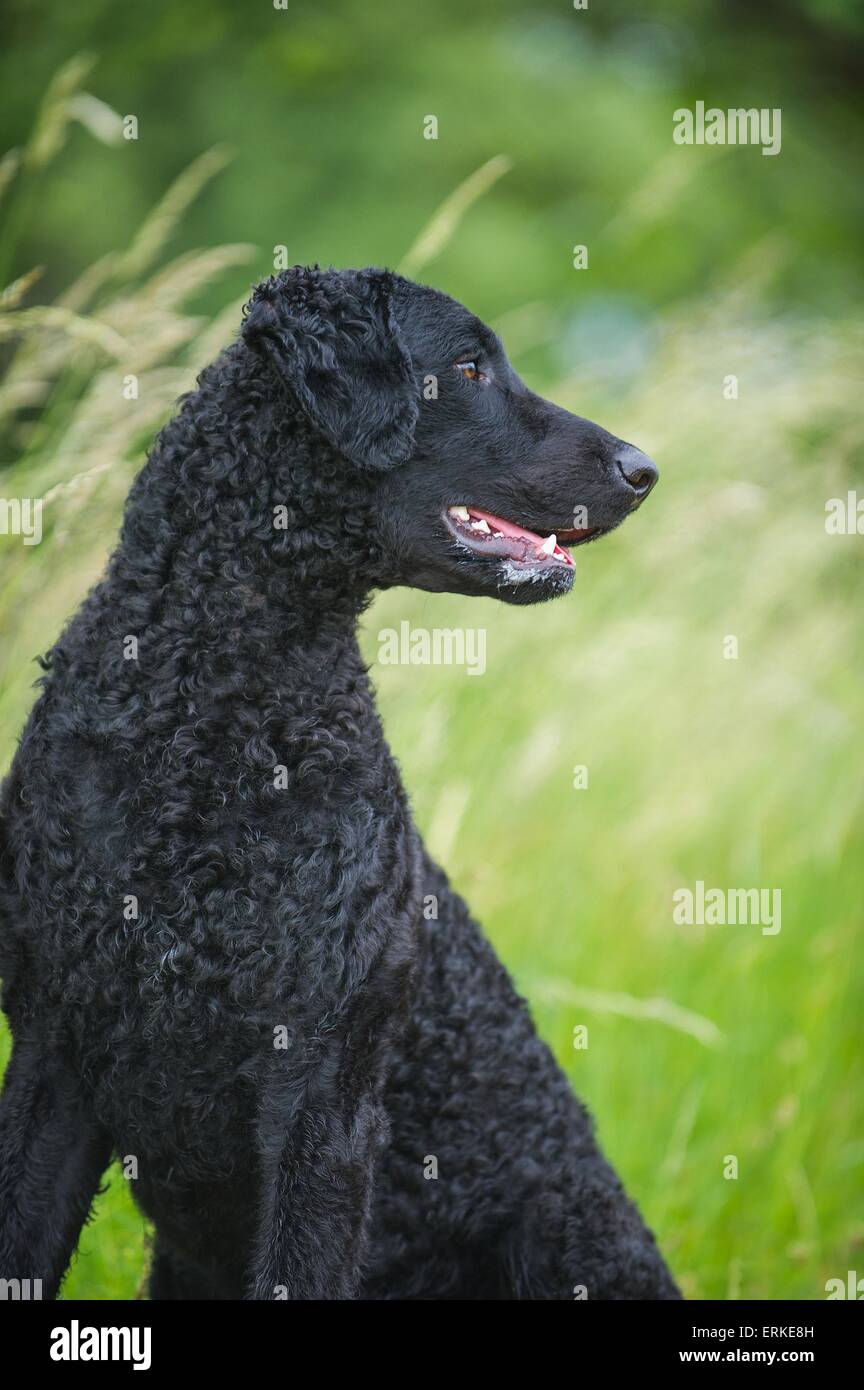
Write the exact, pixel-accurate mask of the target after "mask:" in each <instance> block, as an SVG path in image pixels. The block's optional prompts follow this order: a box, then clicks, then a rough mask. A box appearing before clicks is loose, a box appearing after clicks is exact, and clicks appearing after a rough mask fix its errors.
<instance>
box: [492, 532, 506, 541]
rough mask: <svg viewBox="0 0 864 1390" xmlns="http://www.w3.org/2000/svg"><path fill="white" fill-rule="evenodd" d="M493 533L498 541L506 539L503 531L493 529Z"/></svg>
mask: <svg viewBox="0 0 864 1390" xmlns="http://www.w3.org/2000/svg"><path fill="white" fill-rule="evenodd" d="M492 535H493V536H494V537H495V539H496V541H503V539H504V532H503V531H493V532H492Z"/></svg>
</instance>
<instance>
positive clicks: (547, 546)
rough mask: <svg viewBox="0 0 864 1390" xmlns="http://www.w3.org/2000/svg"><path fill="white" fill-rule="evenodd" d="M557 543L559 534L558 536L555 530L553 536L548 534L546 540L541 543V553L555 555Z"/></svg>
mask: <svg viewBox="0 0 864 1390" xmlns="http://www.w3.org/2000/svg"><path fill="white" fill-rule="evenodd" d="M557 544H558V538H557V536H556V535H555V534H554V532H553V534H552V535H551V536H547V537H546V539H545V541H544V542H543V544H542V545H541V547H540V554H541V555H553V554H554V553H555V547H556V545H557Z"/></svg>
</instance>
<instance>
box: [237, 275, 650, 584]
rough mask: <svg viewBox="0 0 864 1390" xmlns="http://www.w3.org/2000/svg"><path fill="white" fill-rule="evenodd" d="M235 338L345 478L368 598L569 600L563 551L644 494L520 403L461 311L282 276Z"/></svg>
mask: <svg viewBox="0 0 864 1390" xmlns="http://www.w3.org/2000/svg"><path fill="white" fill-rule="evenodd" d="M243 334H244V338H245V340H246V342H247V343H248V344H249V345H250V346H251V347H252V348H253V349H254V350H255V351H256V352H258V353H259V354H261V355H262V356H263V357H265V358H266V359H267V361H268V362H269V363H270V364H271V366H272V367H273V368H274V369H275V371H276V373H277V374H278V377H279V379H280V380H281V382H282V384H283V386H284V388H285V389H286V390H287V391H288V392H289V393H290V395H291V396H292V397H293V400H294V402H295V404H296V405H298V406H299V407H300V409H301V410H302V411H303V413H304V414H305V415H306V417H307V418H308V420H309V422H310V424H311V426H312V428H313V429H314V430H315V431H316V433H317V434H319V435H320V436H321V437H322V438H323V439H324V440H326V441H327V443H328V444H329V445H330V447H331V448H332V449H335V450H336V451H337V453H338V454H339V455H341V456H342V458H343V459H344V460H345V463H346V466H347V467H348V468H349V469H350V470H351V487H350V489H346V492H347V491H350V496H351V504H352V514H351V515H350V516H349V517H347V518H346V535H350V537H352V538H353V539H355V540H356V537H357V533H358V522H360V521H362V525H363V527H364V528H365V539H366V542H367V544H366V547H365V553H367V554H368V555H369V556H370V572H369V576H368V577H369V580H370V582H371V583H375V584H378V585H386V584H409V585H412V586H414V587H416V588H421V589H429V590H433V591H442V590H446V591H449V592H453V593H462V594H475V595H491V596H494V597H498V598H502V599H505V600H507V601H508V602H511V603H531V602H534V601H536V600H538V599H544V598H551V597H553V596H554V595H556V594H560V593H564V592H566V591H568V590H569V589H570V588H571V586H572V583H573V561H572V558H571V556H570V554H569V548H571V547H573V546H577V545H583V544H585V543H586V542H588V541H591V540H595V539H597V538H598V537H599V536H602V535H605V534H606V532H607V531H611V530H612V529H613V528H614V527H616V526H618V525H620V523H621V522H622V521H623V520H624V519H625V517H627V516H629V514H630V512H631V511H633V510H634V508H636V507H638V506H639V505H640V504H641V503H642V502H643V501H644V499H645V497H646V496H647V495H648V493H649V492H650V490H651V488H652V487H653V486H654V483H655V482H656V481H657V468H656V467H655V465H654V464H653V463H652V462H651V460H650V459H649V458H647V457H646V456H645V455H644V454H642V453H641V452H640V451H639V450H638V449H636V448H634V446H633V445H632V444H626V443H624V442H623V441H622V440H620V439H616V438H615V436H614V435H611V434H609V433H607V431H606V430H604V429H602V428H601V427H600V426H599V425H595V424H592V422H591V421H590V420H583V419H581V418H580V417H579V416H577V415H571V414H570V412H569V411H566V410H563V409H561V407H560V406H557V405H553V403H552V402H551V401H547V400H544V399H543V398H542V397H541V396H537V395H535V393H534V392H533V391H531V390H529V389H528V387H527V386H526V385H525V384H524V382H522V381H521V380H520V379H519V377H518V376H517V375H516V372H515V371H514V370H513V368H512V366H511V365H510V363H509V361H508V360H507V355H506V353H505V351H504V348H503V346H502V344H501V342H500V340H499V339H498V338H497V337H496V335H495V334H494V333H493V332H492V330H491V329H490V328H488V327H487V326H486V325H485V324H484V323H481V321H480V320H479V319H478V318H476V317H475V316H474V315H473V314H471V313H470V312H469V311H468V310H467V309H465V308H464V307H463V306H462V305H461V304H458V303H456V301H455V300H452V299H449V298H448V297H447V296H446V295H444V294H441V293H439V292H438V291H437V290H432V289H428V288H426V287H425V286H421V285H415V284H413V283H411V282H410V281H408V280H404V279H402V278H401V277H400V276H396V275H392V274H390V273H389V272H387V271H378V270H365V271H354V270H346V271H319V270H317V269H312V270H309V269H304V268H302V267H297V268H295V269H294V270H292V271H286V272H284V273H283V274H282V275H280V276H277V277H275V278H274V279H271V280H268V281H266V282H265V283H264V284H263V285H261V286H259V288H258V290H257V291H256V293H255V295H254V296H253V298H252V300H251V302H250V304H249V306H248V308H247V314H246V318H245V321H244V328H243ZM358 479H363V480H364V485H363V486H362V487H361V488H360V489H359V491H358V487H357V481H358ZM358 498H359V499H360V500H359V506H360V508H361V509H362V513H363V515H362V517H358V516H357V514H356V509H357V506H358ZM331 520H332V519H331ZM334 562H338V557H335V556H334Z"/></svg>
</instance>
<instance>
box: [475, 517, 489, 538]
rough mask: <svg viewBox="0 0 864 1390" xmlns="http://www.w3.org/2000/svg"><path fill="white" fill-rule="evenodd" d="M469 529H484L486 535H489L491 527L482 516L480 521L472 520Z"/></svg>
mask: <svg viewBox="0 0 864 1390" xmlns="http://www.w3.org/2000/svg"><path fill="white" fill-rule="evenodd" d="M471 529H472V530H473V531H485V532H486V535H487V536H488V535H490V533H491V529H492V528H491V527H490V525H489V522H488V521H487V520H486V518H485V517H483V518H482V519H481V520H480V521H472V522H471Z"/></svg>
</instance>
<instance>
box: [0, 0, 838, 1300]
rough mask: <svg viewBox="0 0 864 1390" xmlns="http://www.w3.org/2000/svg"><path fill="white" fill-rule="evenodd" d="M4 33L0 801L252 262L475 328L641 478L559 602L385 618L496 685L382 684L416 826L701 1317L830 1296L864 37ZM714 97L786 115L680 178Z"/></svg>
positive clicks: (684, 11) (770, 10)
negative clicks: (456, 649) (699, 906)
mask: <svg viewBox="0 0 864 1390" xmlns="http://www.w3.org/2000/svg"><path fill="white" fill-rule="evenodd" d="M7 13H8V14H9V16H10V20H11V23H10V24H9V25H8V27H9V29H10V31H11V33H10V39H9V41H8V42H7V45H6V48H5V51H4V53H3V55H2V58H0V83H2V88H3V92H4V102H3V105H4V113H3V120H4V125H5V134H4V140H3V148H4V149H9V150H10V151H12V153H10V154H9V155H8V156H7V157H6V158H5V159H4V160H3V162H2V164H0V192H2V202H0V215H2V231H0V267H2V276H0V283H2V284H3V285H7V286H9V288H8V290H7V291H6V292H4V293H3V296H2V300H0V368H2V375H0V438H2V444H0V466H2V472H0V496H3V497H42V498H44V499H45V502H44V513H43V526H44V538H43V540H42V543H41V545H39V546H33V547H26V546H23V545H22V544H21V542H20V539H19V538H18V537H15V536H3V535H0V565H2V578H0V671H2V674H0V721H2V749H0V763H2V766H3V767H5V766H6V765H7V764H8V760H9V758H10V757H11V754H12V751H13V748H14V745H15V740H16V737H17V734H18V731H19V729H20V727H21V725H22V723H23V720H24V718H25V716H26V712H27V710H28V708H29V706H30V703H31V702H32V698H33V690H32V682H33V680H34V679H35V676H36V674H37V671H36V667H35V665H34V658H35V656H36V654H37V653H39V652H41V651H43V650H45V649H46V648H47V647H48V646H50V644H51V643H52V641H53V640H54V638H55V637H56V635H57V633H58V631H59V629H60V627H61V626H62V624H63V623H64V621H65V620H66V619H67V617H68V616H69V615H70V614H71V613H72V611H73V610H74V609H75V607H76V606H77V604H78V602H79V601H80V599H81V597H82V596H83V594H84V593H85V592H86V590H87V588H88V587H89V586H90V584H91V583H93V582H94V581H95V579H96V578H97V577H98V575H99V574H100V572H101V570H102V567H103V565H104V563H105V558H106V555H107V553H108V552H109V550H110V548H111V547H112V545H113V543H114V538H115V535H116V530H117V525H118V519H119V514H120V509H121V507H122V502H123V498H124V496H125V493H126V491H127V489H128V486H129V482H130V479H131V478H132V476H133V475H134V473H135V471H136V469H137V468H138V467H139V466H140V463H141V460H142V457H143V453H144V451H145V450H146V447H147V444H148V441H149V440H150V439H151V438H152V435H153V433H154V431H155V429H156V428H157V427H158V425H159V424H160V423H161V421H162V420H163V419H164V418H165V417H166V415H167V414H168V413H169V412H170V409H171V403H172V401H173V400H174V399H175V398H176V396H177V395H178V394H179V393H180V392H181V391H182V390H184V389H187V388H188V386H189V385H190V384H191V382H192V381H193V380H194V375H195V373H196V371H197V370H199V369H200V367H201V366H202V365H203V364H204V363H205V362H206V361H207V360H209V359H210V358H211V357H212V356H214V355H215V353H216V351H217V350H218V348H219V347H220V346H221V345H222V344H224V343H225V342H227V341H228V340H229V339H230V337H231V336H233V333H234V332H235V331H236V325H237V323H238V321H239V309H240V304H241V303H242V301H243V299H244V298H245V297H246V295H247V293H248V288H249V286H250V284H251V283H252V282H253V281H254V280H255V279H257V278H259V277H261V276H262V275H265V274H268V273H270V272H271V270H272V268H273V255H274V247H280V246H284V247H286V248H287V256H288V260H289V262H294V261H303V262H313V261H319V262H321V263H322V264H326V263H332V264H335V265H363V264H379V265H380V264H383V265H390V266H402V267H403V268H404V269H405V270H406V271H407V272H408V273H412V274H414V275H416V276H417V278H422V279H425V280H427V281H428V282H429V283H432V284H435V285H437V286H438V287H440V288H442V289H444V290H446V291H447V292H449V293H451V294H453V295H454V296H456V297H457V298H459V299H462V300H464V301H465V302H467V303H468V304H469V305H470V306H471V307H472V308H473V309H474V310H476V311H477V312H478V313H479V314H480V315H481V316H482V317H484V318H486V319H487V320H490V321H492V322H493V323H494V324H495V326H496V327H497V328H499V330H500V331H501V332H502V334H503V336H504V338H505V342H506V344H507V346H508V348H509V350H510V353H511V356H512V358H513V360H514V362H515V364H516V366H517V369H518V370H519V371H520V372H521V373H522V375H523V376H524V377H525V378H526V379H527V380H528V381H529V383H530V384H531V385H532V386H534V387H535V388H536V389H538V390H540V391H542V392H544V393H545V394H547V395H550V396H552V397H554V399H556V400H558V401H560V402H561V403H562V404H564V405H566V406H568V407H570V408H572V409H575V410H577V411H578V412H579V413H580V414H585V415H588V416H590V417H591V418H593V419H596V420H599V421H600V422H601V423H602V424H604V425H605V426H606V427H607V428H609V429H610V430H612V431H613V432H615V433H616V434H619V435H621V436H623V437H624V438H626V439H631V440H634V441H635V442H636V443H638V444H639V445H640V446H641V447H642V448H644V449H645V450H646V451H647V452H648V453H650V454H651V455H653V457H654V458H656V459H657V461H658V462H659V464H660V467H661V473H662V478H661V485H660V487H659V488H658V490H657V492H656V494H655V495H654V496H653V497H652V499H651V502H650V505H649V506H648V507H647V508H646V509H645V511H644V512H643V513H642V514H641V515H640V516H639V517H638V518H635V519H634V520H633V521H631V522H630V523H628V525H627V526H626V527H625V528H623V529H622V530H621V531H619V532H617V533H616V534H615V535H614V536H612V537H610V538H609V539H608V540H607V541H604V542H603V544H602V545H599V546H596V547H593V546H592V547H590V548H589V549H588V550H586V551H579V552H577V555H576V564H577V581H576V586H575V592H574V595H573V596H572V597H571V598H570V599H569V600H566V601H563V602H560V603H558V604H555V605H550V606H547V607H545V608H542V609H533V610H529V609H525V610H519V609H504V608H502V607H498V606H496V605H495V604H493V603H488V602H485V601H483V602H476V601H469V600H464V599H459V598H455V597H447V596H442V597H435V598H432V597H429V596H424V595H422V594H419V593H413V592H409V591H400V592H397V593H390V594H387V595H384V596H383V597H382V598H380V599H379V600H378V601H377V602H376V604H375V606H374V607H373V609H372V610H371V611H370V613H369V614H368V615H367V619H366V634H365V639H364V640H365V642H366V646H367V650H368V652H369V657H370V660H371V661H373V662H374V659H375V655H376V652H377V633H378V630H379V629H380V628H382V627H385V626H390V625H393V624H398V622H399V621H400V620H402V619H408V620H409V621H410V622H412V623H414V624H421V625H423V626H426V627H434V626H464V625H470V626H483V627H485V628H486V630H487V634H488V636H487V649H488V667H487V673H486V675H485V677H484V678H482V679H473V678H469V677H467V676H466V675H465V673H464V671H462V670H461V669H460V668H458V667H450V668H437V669H436V668H416V667H398V666H397V667H389V666H384V667H379V666H377V665H375V666H374V667H373V673H374V676H375V680H376V684H377V686H378V689H379V692H380V700H381V706H382V711H383V715H384V720H385V725H386V727H387V730H388V733H389V736H390V738H391V742H392V744H393V747H394V749H395V751H396V753H397V755H398V757H399V759H400V762H401V765H402V768H403V771H404V777H405V781H406V784H407V786H408V788H409V789H410V791H411V793H412V797H413V802H414V806H415V810H416V815H417V819H418V822H419V824H420V826H421V828H422V830H423V832H424V834H426V836H427V838H428V841H429V843H430V846H431V848H432V850H433V852H434V853H436V854H437V855H438V856H439V857H441V858H442V860H443V862H444V863H445V865H446V866H447V867H448V869H449V870H450V871H451V873H452V876H453V878H454V881H455V883H456V885H457V886H458V887H459V888H460V889H462V890H463V891H464V892H465V893H466V895H467V896H468V898H469V901H470V902H471V904H472V906H473V908H474V910H475V912H476V914H477V915H478V916H479V917H480V919H481V920H482V921H483V922H484V924H485V926H486V929H487V930H488V932H489V934H490V935H491V937H492V938H493V940H494V942H495V944H496V946H497V948H498V950H499V951H500V953H501V955H502V956H503V958H504V959H505V961H506V962H507V964H508V965H509V967H510V968H511V969H512V971H513V972H514V974H515V976H516V978H517V981H518V983H519V985H520V987H521V988H522V990H523V991H524V992H525V993H526V994H527V996H528V997H529V998H530V1000H531V1002H532V1005H533V1008H534V1010H535V1014H536V1017H537V1019H538V1024H539V1027H540V1029H541V1031H542V1032H543V1034H544V1036H545V1037H546V1038H547V1039H548V1040H549V1042H550V1043H551V1044H552V1046H553V1047H554V1048H555V1050H556V1052H557V1054H558V1056H559V1058H560V1060H561V1062H562V1064H563V1065H564V1066H565V1067H566V1069H567V1071H568V1073H569V1075H570V1076H571V1077H572V1080H573V1083H574V1085H575V1086H576V1088H577V1089H578V1091H579V1093H580V1094H581V1095H582V1096H583V1097H584V1098H585V1099H586V1100H587V1102H588V1103H589V1105H590V1106H591V1108H592V1110H593V1111H594V1112H595V1114H596V1116H597V1119H598V1124H599V1131H600V1135H601V1139H602V1141H603V1143H604V1145H605V1147H606V1149H607V1151H608V1153H609V1155H610V1157H611V1158H612V1160H613V1161H614V1162H615V1164H616V1165H617V1167H618V1168H619V1170H620V1171H621V1173H622V1175H623V1176H624V1178H625V1180H626V1182H627V1184H628V1186H629V1187H630V1189H631V1191H632V1192H633V1194H634V1196H635V1197H636V1198H637V1200H638V1201H639V1203H640V1205H641V1206H642V1208H643V1210H644V1212H645V1214H646V1216H647V1218H648V1220H649V1221H650V1222H651V1224H652V1225H653V1226H654V1227H655V1229H656V1230H657V1233H658V1236H659V1238H660V1241H661V1243H662V1245H663V1248H664V1250H665V1251H666V1253H667V1256H668V1258H669V1260H670V1263H671V1264H672V1266H673V1269H674V1271H675V1273H676V1275H677V1277H678V1278H679V1280H680V1282H681V1284H682V1287H683V1288H684V1290H685V1292H686V1293H687V1294H688V1295H689V1296H691V1297H695V1298H730V1299H734V1298H739V1297H740V1298H766V1299H771V1298H778V1297H783V1296H786V1297H792V1298H800V1299H815V1298H823V1297H824V1296H825V1288H824V1286H825V1281H826V1280H827V1279H829V1278H837V1277H840V1278H845V1276H846V1271H847V1270H848V1269H856V1268H859V1269H860V1267H861V1262H862V1261H864V1212H862V1208H861V1201H860V1194H861V1191H862V1182H861V1168H862V1162H864V1133H862V1124H861V1120H862V1100H861V1085H860V1075H861V1071H860V1067H861V1057H860V1033H861V1012H862V990H861V983H862V981H861V975H862V961H861V950H860V923H861V901H862V869H861V865H862V839H864V836H862V828H861V816H860V809H861V798H862V789H861V775H860V763H861V757H860V730H861V727H862V724H861V718H862V696H861V675H862V624H861V607H862V587H864V586H862V578H861V556H862V546H864V539H862V537H861V536H857V535H840V536H836V535H829V534H827V533H826V530H825V504H826V502H827V501H828V500H829V499H830V498H833V497H845V496H846V493H847V491H849V490H854V489H856V488H859V489H861V488H862V465H861V450H860V439H861V433H862V412H861V409H860V405H859V401H860V396H861V387H860V379H861V368H862V358H864V352H862V348H864V343H862V337H864V334H862V328H861V325H860V321H859V319H858V316H857V315H856V314H855V313H854V306H855V304H856V302H859V301H860V294H861V289H862V266H861V260H860V255H859V247H860V226H861V213H862V208H861V203H862V185H861V180H860V174H859V170H858V166H857V154H858V151H859V150H860V148H861V136H862V124H864V122H862V116H861V114H860V111H859V110H858V109H857V108H856V103H855V96H856V89H860V83H861V79H862V73H864V19H862V12H861V10H860V7H859V6H857V5H856V4H854V3H852V0H849V3H845V2H843V3H841V0H808V2H807V3H804V0H799V2H798V3H795V0H788V3H784V4H780V3H764V4H760V5H758V6H755V5H752V4H749V3H746V2H745V0H656V3H654V4H652V5H651V6H650V10H646V7H645V6H644V5H642V4H639V3H636V2H635V0H633V2H632V3H618V4H604V5H601V4H600V3H594V0H591V3H590V4H589V8H588V9H587V10H585V11H576V10H574V9H573V7H572V4H569V3H565V0H560V2H559V3H547V2H546V0H543V2H542V3H533V4H530V5H529V4H520V3H515V0H495V3H491V0H476V3H475V4H473V5H472V6H464V5H462V4H456V3H453V0H443V3H439V4H436V5H434V6H429V5H410V4H409V5H405V4H397V3H396V0H379V3H377V4H376V5H374V6H359V5H349V4H347V3H333V4H326V3H324V4H320V3H319V4H314V5H313V4H311V3H310V4H304V3H299V2H298V3H295V0H289V4H288V8H287V10H284V11H283V10H278V9H275V8H274V7H273V5H272V4H271V3H267V0H258V3H254V4H244V5H236V4H230V3H228V0H182V3H180V4H177V3H174V2H173V0H150V3H148V4H147V5H146V6H144V5H141V6H122V7H118V6H117V5H116V4H111V3H108V2H107V0H78V3H76V5H75V6H67V5H61V4H59V3H56V0H52V3H48V4H44V3H43V4H39V5H37V4H35V3H20V0H18V3H16V2H15V0H12V3H11V4H10V5H8V6H7ZM697 100H704V101H706V103H707V104H708V105H715V106H719V107H723V108H726V107H729V106H734V107H749V106H755V107H758V108H763V107H770V108H774V107H779V108H781V110H782V151H781V153H780V154H779V155H778V156H776V157H773V158H769V157H765V156H763V155H762V154H761V152H760V150H759V149H758V148H754V147H723V146H719V147H708V146H703V147H696V146H694V147H684V148H681V147H678V146H676V145H674V144H673V142H672V112H673V111H674V110H675V109H676V108H677V107H680V106H690V107H692V106H693V104H694V103H695V102H696V101H697ZM429 115H434V116H436V117H437V120H438V139H437V140H427V139H424V138H423V124H424V118H425V117H427V116H429ZM129 116H134V117H136V118H137V122H138V138H137V140H127V139H124V138H122V132H121V126H120V119H119V118H126V117H129ZM577 244H585V245H587V247H588V251H589V264H588V268H587V269H584V270H575V269H574V268H573V265H572V259H573V247H574V246H575V245H577ZM36 268H39V269H38V272H37V273H33V274H31V272H34V271H36ZM130 374H134V375H135V376H136V377H137V379H138V395H137V398H136V399H131V400H130V399H126V398H124V381H125V379H126V378H127V377H128V376H129V375H130ZM730 376H734V377H735V378H736V379H737V397H735V396H734V395H730V391H729V388H728V385H727V386H726V389H725V391H724V384H726V383H727V379H728V378H729V377H730ZM730 635H731V636H735V637H737V639H738V657H737V659H734V660H728V659H725V658H724V639H725V638H727V637H728V636H730ZM576 765H586V766H587V768H588V771H589V785H588V787H587V788H586V789H583V790H576V789H575V788H574V786H573V769H574V767H575V766H576ZM696 879H702V880H704V881H705V882H706V883H707V884H708V885H709V886H718V887H724V888H725V887H749V886H756V885H759V886H765V887H779V888H781V889H782V894H783V924H782V931H781V932H780V934H779V935H777V936H773V937H768V936H762V935H761V934H760V932H759V929H758V927H746V926H738V927H710V928H704V929H699V928H687V927H676V926H673V924H672V893H673V892H674V890H675V889H676V888H679V887H685V886H691V887H692V885H693V883H694V882H695V880H696ZM582 1024H584V1025H586V1026H587V1027H588V1037H589V1046H588V1048H587V1049H585V1050H578V1051H577V1050H575V1049H574V1047H573V1035H574V1034H573V1030H574V1028H576V1027H577V1026H578V1025H582ZM0 1046H2V1047H8V1040H7V1039H6V1038H5V1036H3V1038H2V1043H0ZM3 1055H5V1053H4V1054H3ZM728 1155H735V1156H736V1157H737V1159H738V1166H739V1176H738V1178H737V1179H735V1180H728V1179H726V1178H724V1176H723V1173H724V1164H725V1163H726V1158H727V1156H728ZM145 1243H146V1233H145V1231H144V1228H143V1223H142V1220H141V1218H140V1217H139V1216H138V1215H137V1213H136V1210H135V1208H134V1207H133V1205H132V1203H131V1200H130V1197H129V1193H128V1191H127V1190H126V1185H125V1183H124V1182H123V1180H122V1178H120V1177H119V1176H118V1175H117V1173H116V1171H115V1172H114V1174H113V1175H112V1177H111V1179H110V1182H109V1184H108V1188H107V1191H106V1193H105V1194H104V1195H103V1196H102V1197H101V1198H100V1199H99V1201H98V1203H97V1208H96V1216H95V1219H94V1221H93V1223H92V1224H91V1225H90V1226H88V1228H87V1229H86V1230H85V1232H84V1234H83V1236H82V1241H81V1248H80V1253H79V1255H78V1257H77V1258H76V1261H75V1263H74V1265H73V1268H72V1271H71V1273H70V1275H69V1278H68V1280H67V1282H66V1286H65V1296H66V1297H78V1298H130V1297H134V1296H135V1294H136V1291H137V1290H139V1288H140V1286H141V1279H142V1271H143V1269H144V1265H145V1258H146V1254H145Z"/></svg>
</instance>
